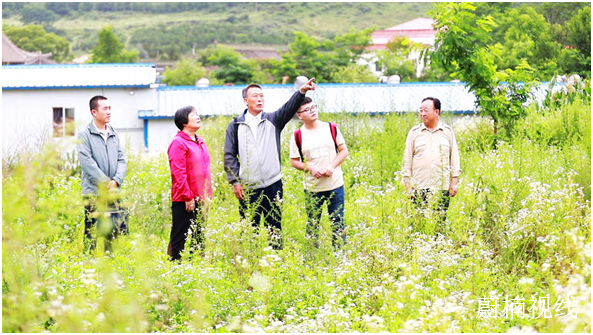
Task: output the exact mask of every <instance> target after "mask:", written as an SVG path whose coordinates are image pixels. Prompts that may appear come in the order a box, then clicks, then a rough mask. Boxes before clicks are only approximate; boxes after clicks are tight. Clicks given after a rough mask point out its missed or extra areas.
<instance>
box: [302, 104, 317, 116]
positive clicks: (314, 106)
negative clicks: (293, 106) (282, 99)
mask: <svg viewBox="0 0 593 335" xmlns="http://www.w3.org/2000/svg"><path fill="white" fill-rule="evenodd" d="M316 110H317V105H311V107H308V108H305V109H303V110H302V111H299V112H298V113H299V114H301V113H308V114H311V113H313V112H314V111H316Z"/></svg>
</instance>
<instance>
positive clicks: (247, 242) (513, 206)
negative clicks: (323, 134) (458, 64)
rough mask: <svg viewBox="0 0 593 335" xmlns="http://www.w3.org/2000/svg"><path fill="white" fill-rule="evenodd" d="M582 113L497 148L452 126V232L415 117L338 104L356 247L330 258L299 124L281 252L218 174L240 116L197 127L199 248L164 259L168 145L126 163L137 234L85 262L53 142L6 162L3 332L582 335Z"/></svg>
mask: <svg viewBox="0 0 593 335" xmlns="http://www.w3.org/2000/svg"><path fill="white" fill-rule="evenodd" d="M590 111H591V104H590V100H588V101H585V102H583V101H581V100H579V99H576V100H575V101H574V102H570V103H566V104H564V105H562V107H561V108H559V109H558V110H549V111H538V110H536V109H535V108H531V107H530V108H529V110H528V116H527V117H526V119H524V120H523V121H521V122H520V123H519V124H518V125H517V128H516V132H515V137H514V138H513V140H512V141H509V142H499V143H498V145H497V146H496V147H493V146H492V124H491V123H490V122H488V121H487V120H485V119H480V118H477V117H465V118H464V119H463V120H461V121H458V122H456V123H455V126H454V128H455V131H456V133H457V141H458V143H459V146H460V150H461V152H460V154H461V164H462V169H463V173H462V176H461V178H460V185H459V194H458V195H457V196H456V197H455V198H453V199H452V201H451V207H450V209H449V215H448V220H449V222H447V224H446V225H444V226H438V225H437V224H436V221H435V219H434V218H433V217H432V215H430V214H426V213H421V212H418V211H416V210H415V209H414V207H413V206H411V204H410V202H409V199H408V198H407V197H406V194H405V190H404V187H403V182H402V176H401V172H400V171H401V162H402V155H403V148H404V141H405V137H406V135H407V132H408V130H409V129H410V127H411V126H412V125H414V124H416V123H418V122H419V121H418V119H417V118H416V116H415V115H406V116H400V115H388V116H385V117H384V120H381V121H382V122H376V120H375V119H372V118H371V117H369V116H364V115H359V116H351V115H331V120H332V121H334V122H337V124H338V126H340V128H341V129H342V132H343V134H344V137H345V139H346V142H347V144H348V146H349V149H350V153H351V154H350V156H349V157H348V159H347V160H346V161H345V162H344V164H343V170H344V174H345V183H346V185H345V190H346V212H345V216H346V218H345V220H346V227H347V238H348V244H347V245H346V246H344V247H343V249H342V250H340V251H337V252H335V251H334V250H333V249H332V247H331V241H330V239H331V238H330V235H329V232H330V229H329V221H328V220H327V217H325V218H324V221H323V222H322V234H321V246H320V248H319V249H314V248H311V247H310V243H309V242H310V241H308V240H307V239H306V238H305V233H304V232H305V222H306V215H305V211H304V195H303V191H302V185H301V181H302V179H301V178H302V175H301V174H300V173H299V171H297V170H295V169H293V168H291V167H290V164H289V162H288V157H287V156H288V140H287V139H288V137H289V135H290V133H291V131H292V130H293V129H289V127H287V129H285V130H284V133H283V136H284V138H283V142H282V152H283V175H284V194H285V198H284V203H283V213H284V217H283V232H284V237H285V248H284V249H283V250H281V251H273V250H271V249H270V248H268V247H267V241H266V237H265V236H263V235H261V236H259V237H257V238H254V237H253V235H252V233H251V226H250V223H248V222H243V221H241V220H240V219H239V214H238V203H237V201H236V199H235V198H234V195H233V193H232V190H231V187H230V186H229V184H228V182H227V181H226V175H225V173H224V172H223V165H222V148H223V143H224V131H225V129H226V125H227V124H228V122H229V120H230V119H229V118H223V117H221V118H208V119H205V120H204V129H201V130H200V131H199V132H198V134H200V135H201V136H202V137H203V138H204V139H205V141H206V143H207V145H208V147H209V148H210V152H211V156H212V178H213V182H214V200H213V204H212V208H211V212H210V216H209V220H208V222H207V224H206V228H205V236H206V251H205V255H204V256H203V257H202V256H194V257H193V258H192V259H191V260H184V261H182V262H181V263H180V264H175V263H171V262H169V261H168V260H167V256H166V247H167V243H168V234H169V231H170V226H171V210H170V175H169V167H168V162H167V157H166V155H165V154H160V155H156V156H147V155H143V154H130V155H129V156H128V158H129V163H128V174H127V177H126V181H125V183H124V185H123V192H124V199H125V200H126V205H127V207H128V208H129V210H130V225H131V234H130V235H129V236H122V237H120V238H119V240H118V241H117V243H116V245H115V248H114V254H113V256H111V257H110V256H107V255H105V254H104V253H103V252H102V248H101V247H100V246H101V244H99V247H98V250H99V251H98V252H97V254H96V255H95V256H85V255H83V254H82V234H83V228H84V224H83V210H82V209H83V207H82V200H81V196H80V191H81V189H80V172H79V169H78V168H76V167H75V166H74V167H73V165H72V164H69V163H68V162H64V161H62V160H60V159H59V158H58V157H59V156H60V153H59V152H57V151H58V150H56V148H55V147H54V146H48V147H47V148H46V149H45V150H44V151H43V152H41V153H39V154H35V155H30V156H23V158H22V159H23V163H20V164H12V165H10V166H8V165H6V164H3V176H2V182H3V187H2V211H3V214H2V219H3V224H2V279H3V280H2V330H3V332H41V331H45V330H47V331H50V332H149V331H154V332H234V331H242V332H250V331H266V332H378V331H388V332H423V331H426V332H506V331H509V330H514V331H517V330H521V331H533V330H535V331H537V332H565V331H566V332H587V333H588V332H590V331H591V235H590V230H591V202H590V199H591V170H590V166H591V115H590ZM329 117H330V116H329V115H323V114H322V119H324V120H329ZM443 119H444V120H445V121H447V120H450V117H449V116H447V115H445V116H443ZM171 122H172V121H171ZM292 128H294V125H292ZM3 163H5V162H3ZM545 297H549V298H548V300H549V306H548V307H549V309H548V310H546V308H545V305H543V304H541V302H542V301H545V300H546V299H545ZM485 298H488V299H491V300H486V299H485ZM513 299H514V300H513ZM505 301H506V302H505ZM485 302H489V303H488V304H487V307H490V309H489V310H490V311H492V309H491V307H492V306H493V304H494V302H497V303H498V304H499V307H498V310H497V315H496V317H494V316H493V315H490V316H491V317H484V316H485V310H486V307H485V305H484V304H485ZM534 306H535V307H536V308H535V309H534V308H532V307H534ZM504 307H506V310H504V309H503V308H504ZM511 307H513V308H511ZM521 308H522V309H523V312H524V314H522V315H520V310H521ZM509 310H510V311H509ZM505 311H506V313H507V314H506V315H505ZM544 313H545V314H544ZM548 313H551V314H548ZM521 316H522V317H521ZM547 316H549V317H547Z"/></svg>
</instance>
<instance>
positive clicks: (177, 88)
mask: <svg viewBox="0 0 593 335" xmlns="http://www.w3.org/2000/svg"><path fill="white" fill-rule="evenodd" d="M465 84H466V83H464V82H459V83H451V82H409V83H408V82H406V83H399V84H387V83H385V84H382V83H320V84H317V86H319V87H361V86H364V87H397V86H465ZM259 85H260V86H261V87H262V88H289V89H291V88H293V87H294V84H259ZM245 86H247V85H234V86H215V85H213V86H208V87H196V86H160V87H158V88H157V90H158V91H183V90H192V91H193V90H196V91H200V90H237V89H243V88H244V87H245Z"/></svg>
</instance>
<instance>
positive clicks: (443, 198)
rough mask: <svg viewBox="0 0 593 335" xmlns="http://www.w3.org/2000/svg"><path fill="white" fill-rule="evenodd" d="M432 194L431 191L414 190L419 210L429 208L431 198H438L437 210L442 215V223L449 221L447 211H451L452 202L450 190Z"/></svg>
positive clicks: (415, 202)
mask: <svg viewBox="0 0 593 335" xmlns="http://www.w3.org/2000/svg"><path fill="white" fill-rule="evenodd" d="M436 192H437V193H434V194H433V193H432V192H431V190H430V189H421V190H414V198H413V201H414V204H416V207H418V208H427V207H428V206H429V205H430V204H429V199H430V197H438V199H436V207H437V208H436V210H437V211H438V213H439V215H440V221H441V222H445V220H446V219H447V210H449V203H450V202H451V196H450V194H449V191H448V190H443V191H436Z"/></svg>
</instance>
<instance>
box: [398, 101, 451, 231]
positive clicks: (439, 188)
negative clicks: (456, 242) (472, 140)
mask: <svg viewBox="0 0 593 335" xmlns="http://www.w3.org/2000/svg"><path fill="white" fill-rule="evenodd" d="M440 113H441V102H440V101H439V99H437V98H431V97H429V98H425V99H424V100H422V105H421V107H420V117H421V119H422V123H421V124H419V125H417V126H414V127H413V128H412V129H410V132H409V133H408V137H407V139H406V149H405V151H404V183H405V186H406V189H407V190H408V192H409V194H410V198H412V200H414V202H415V203H416V204H417V205H418V206H426V205H427V204H428V203H429V200H430V199H431V198H432V197H434V196H438V197H439V198H437V199H438V200H437V203H438V209H439V211H440V214H441V220H442V221H443V222H444V221H445V219H446V215H447V209H448V208H449V202H450V198H451V197H454V196H455V195H456V194H457V179H458V178H459V174H460V173H461V168H460V163H459V150H458V149H457V141H456V140H455V133H454V132H453V128H451V127H450V126H449V125H446V124H444V123H442V122H440V120H439V115H440Z"/></svg>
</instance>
